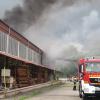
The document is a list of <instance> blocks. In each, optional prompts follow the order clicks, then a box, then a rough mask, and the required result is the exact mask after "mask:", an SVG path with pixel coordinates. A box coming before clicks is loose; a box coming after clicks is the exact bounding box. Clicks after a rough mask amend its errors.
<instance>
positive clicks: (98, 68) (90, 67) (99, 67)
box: [86, 62, 100, 72]
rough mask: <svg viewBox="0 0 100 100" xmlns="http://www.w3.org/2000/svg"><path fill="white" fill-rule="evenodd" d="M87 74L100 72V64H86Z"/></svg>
mask: <svg viewBox="0 0 100 100" xmlns="http://www.w3.org/2000/svg"><path fill="white" fill-rule="evenodd" d="M86 72H100V63H97V62H89V63H86Z"/></svg>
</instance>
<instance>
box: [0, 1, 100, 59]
mask: <svg viewBox="0 0 100 100" xmlns="http://www.w3.org/2000/svg"><path fill="white" fill-rule="evenodd" d="M4 1H5V3H4ZM6 1H8V0H3V1H2V3H1V4H0V5H3V6H0V9H3V10H1V12H2V13H4V12H5V10H7V9H8V8H9V7H8V6H10V7H11V8H12V7H14V6H15V5H17V4H21V1H20V0H9V2H10V3H9V2H6ZM29 1H31V0H29ZM37 1H39V0H37ZM44 1H45V0H44ZM48 1H49V0H48ZM8 3H9V4H8ZM33 3H34V2H33ZM36 4H37V5H38V3H37V2H36ZM32 11H34V9H33V10H32ZM38 11H39V10H38ZM30 12H31V11H30ZM11 13H13V12H12V11H11ZM31 13H34V12H31ZM25 14H26V16H27V13H25ZM25 14H24V15H25ZM12 15H13V14H11V16H12ZM0 16H1V15H0ZM29 16H31V14H30V13H29ZM29 16H28V17H29ZM39 16H40V17H39V18H38V19H37V21H36V22H35V23H34V22H32V23H31V25H30V26H29V27H28V28H25V29H24V31H23V35H24V36H25V37H26V38H28V39H29V40H30V41H32V42H33V43H34V44H36V45H38V46H39V47H40V48H41V49H43V50H44V51H45V52H47V54H48V55H49V57H51V58H54V59H56V58H71V59H78V58H80V57H83V56H100V45H99V43H100V0H57V2H56V3H53V4H52V5H51V6H49V8H48V9H47V8H45V10H43V11H42V14H39ZM1 17H2V16H1ZM22 19H23V18H22ZM14 20H15V19H14ZM24 20H25V19H24ZM30 20H31V19H30ZM32 21H33V20H32ZM25 22H27V21H26V20H25Z"/></svg>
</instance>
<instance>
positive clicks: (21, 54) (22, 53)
mask: <svg viewBox="0 0 100 100" xmlns="http://www.w3.org/2000/svg"><path fill="white" fill-rule="evenodd" d="M26 50H27V49H26V46H25V45H24V44H22V43H20V42H19V57H21V58H23V59H26V54H27V52H26Z"/></svg>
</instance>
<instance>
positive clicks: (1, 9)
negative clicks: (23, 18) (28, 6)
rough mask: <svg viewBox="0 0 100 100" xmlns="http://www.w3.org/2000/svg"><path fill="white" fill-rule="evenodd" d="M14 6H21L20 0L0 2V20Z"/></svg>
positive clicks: (3, 0) (2, 0)
mask: <svg viewBox="0 0 100 100" xmlns="http://www.w3.org/2000/svg"><path fill="white" fill-rule="evenodd" d="M16 5H22V0H1V1H0V18H3V17H4V13H5V11H6V10H10V9H12V8H13V7H15V6H16Z"/></svg>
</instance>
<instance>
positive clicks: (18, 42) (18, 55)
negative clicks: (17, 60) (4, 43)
mask: <svg viewBox="0 0 100 100" xmlns="http://www.w3.org/2000/svg"><path fill="white" fill-rule="evenodd" d="M19 44H20V42H19V41H18V57H20V55H19Z"/></svg>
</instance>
